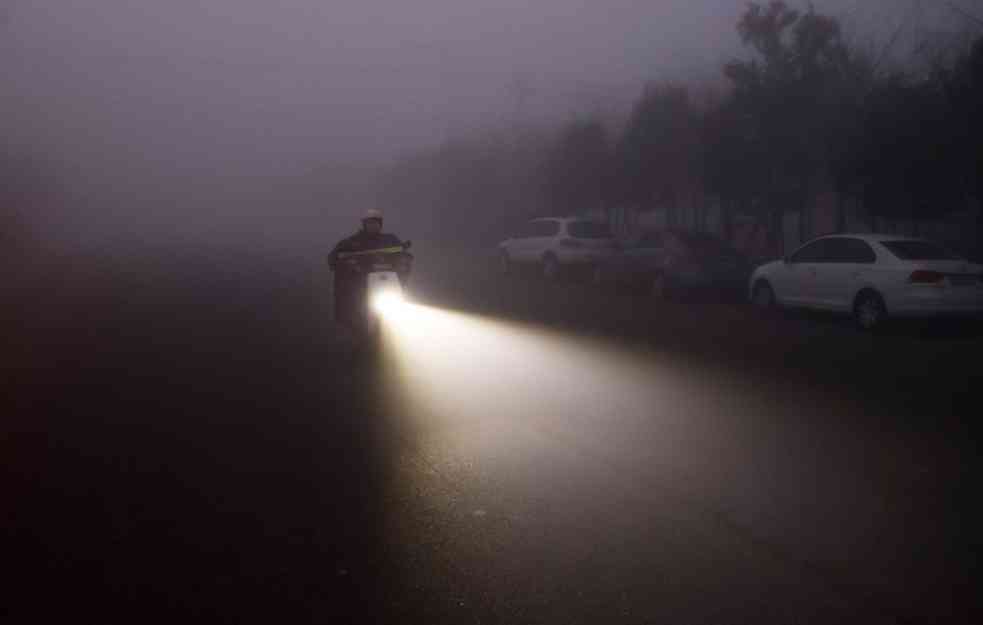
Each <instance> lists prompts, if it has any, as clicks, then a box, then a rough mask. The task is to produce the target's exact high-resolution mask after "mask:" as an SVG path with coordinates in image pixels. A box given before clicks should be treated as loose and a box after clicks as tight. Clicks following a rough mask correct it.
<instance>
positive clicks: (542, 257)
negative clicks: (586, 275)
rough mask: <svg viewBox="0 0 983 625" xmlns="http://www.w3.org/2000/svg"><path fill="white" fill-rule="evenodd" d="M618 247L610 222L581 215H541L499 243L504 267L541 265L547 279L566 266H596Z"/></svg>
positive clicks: (501, 261)
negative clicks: (612, 234)
mask: <svg viewBox="0 0 983 625" xmlns="http://www.w3.org/2000/svg"><path fill="white" fill-rule="evenodd" d="M614 249H615V245H614V239H613V238H612V236H611V230H610V229H609V228H608V226H607V224H604V223H601V222H598V221H592V220H590V219H584V218H578V217H542V218H539V219H533V220H531V221H529V222H527V223H526V224H525V225H524V226H523V227H522V228H520V230H519V232H517V233H516V234H515V235H514V236H512V237H510V238H508V239H506V240H504V241H502V242H501V243H499V244H498V253H499V261H500V263H501V267H502V271H503V272H505V273H510V272H511V271H512V270H513V269H514V268H515V266H516V265H538V266H539V267H541V268H542V272H543V276H544V277H546V278H547V279H554V278H556V277H557V276H558V275H559V273H560V271H561V270H562V269H563V268H564V267H570V266H578V265H579V266H593V265H595V264H596V263H598V262H600V261H601V260H603V259H605V258H607V257H608V256H610V255H611V254H612V253H613V252H614Z"/></svg>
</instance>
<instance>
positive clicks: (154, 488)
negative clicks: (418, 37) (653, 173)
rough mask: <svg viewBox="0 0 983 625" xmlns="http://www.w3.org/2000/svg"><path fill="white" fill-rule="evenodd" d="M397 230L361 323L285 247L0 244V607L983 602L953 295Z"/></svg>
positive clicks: (690, 612) (378, 614)
mask: <svg viewBox="0 0 983 625" xmlns="http://www.w3.org/2000/svg"><path fill="white" fill-rule="evenodd" d="M418 248H419V249H418V251H417V254H418V264H417V271H416V274H415V276H414V284H413V287H414V298H415V301H416V302H417V303H416V304H414V305H412V306H411V307H407V308H406V309H405V310H403V311H400V312H397V313H396V314H395V315H394V316H393V317H392V318H391V319H390V321H389V323H388V327H387V336H386V340H385V341H384V344H383V346H382V349H381V350H380V351H379V352H378V353H371V352H365V351H364V350H359V349H358V347H357V346H356V345H354V344H353V343H352V342H351V341H349V340H348V339H347V337H346V336H345V335H344V334H343V333H341V332H339V330H338V329H337V328H336V327H335V326H334V325H333V324H332V323H331V321H330V313H329V311H330V307H329V293H328V290H327V288H326V284H327V276H326V274H325V272H324V270H323V267H321V266H319V265H318V264H317V263H315V262H309V261H306V260H304V259H283V258H271V257H261V256H255V255H253V256H250V255H248V254H243V253H241V252H238V251H232V250H226V251H224V252H222V251H215V250H213V251H207V252H198V253H184V254H181V255H178V256H176V257H174V258H160V257H145V258H144V257H135V256H133V255H132V254H129V255H126V256H122V255H121V256H119V257H113V256H112V255H104V256H102V257H99V258H91V257H74V256H69V257H61V258H48V259H46V260H45V262H43V263H41V262H38V261H37V260H34V261H32V262H28V263H23V264H22V265H20V266H22V267H25V268H27V269H26V270H25V271H22V272H18V273H17V274H16V275H15V276H14V277H9V276H8V278H7V281H6V283H5V289H4V290H5V297H6V302H5V306H4V308H3V317H2V322H3V325H2V328H3V334H2V340H3V361H2V365H3V368H4V372H5V375H4V380H3V387H0V389H2V390H3V397H4V399H3V402H4V404H3V407H4V411H3V412H4V415H5V418H4V429H3V433H2V437H0V457H2V458H3V471H2V475H0V479H2V482H0V487H2V492H4V494H5V497H4V500H5V502H6V503H7V506H5V510H4V516H3V534H2V536H3V540H4V546H3V551H2V553H3V554H4V556H3V567H4V569H5V570H6V571H7V572H8V573H13V576H10V575H8V576H7V577H8V579H10V578H11V577H13V579H14V580H15V582H14V584H13V585H8V586H7V590H6V592H5V594H6V595H7V598H6V599H4V606H5V607H4V608H3V609H6V610H7V611H8V612H9V613H10V615H9V618H8V619H6V620H5V622H12V623H21V622H23V623H29V622H50V618H52V617H65V616H68V617H71V618H74V619H75V620H81V621H86V622H88V621H100V622H106V623H110V622H120V623H122V622H133V621H137V622H141V621H143V622H145V621H160V622H165V621H166V622H188V621H196V622H198V621H200V622H209V623H214V622H229V623H243V622H263V623H268V622H319V623H320V622H393V623H395V622H402V623H408V622H420V623H557V624H560V623H563V624H568V623H831V622H864V623H879V622H884V623H893V622H901V623H907V622H912V623H921V622H924V623H939V622H972V621H974V620H975V621H979V617H980V612H979V606H978V605H977V603H976V599H975V586H974V584H973V579H974V573H975V570H974V567H975V566H976V562H977V560H978V557H979V555H980V537H979V532H978V530H977V528H978V527H979V526H980V524H979V520H980V519H979V517H978V516H977V515H975V513H974V506H973V503H974V499H975V498H976V497H977V492H978V486H977V484H978V482H976V476H977V470H978V461H979V458H978V455H979V454H978V441H979V428H978V426H977V424H976V420H977V419H978V414H979V413H980V410H979V403H980V401H979V393H978V386H977V385H978V384H979V382H980V381H981V376H980V374H979V367H978V365H975V364H973V363H977V362H978V358H979V356H980V353H981V352H980V349H981V346H983V332H981V330H980V328H979V327H978V326H975V325H965V324H962V325H951V324H945V325H921V324H906V325H902V326H897V327H894V328H890V329H888V331H887V332H885V333H883V334H881V335H877V336H867V335H864V334H861V333H859V332H857V331H855V330H853V329H852V327H851V326H850V324H849V323H848V322H846V321H842V320H838V319H835V318H828V317H824V316H816V315H804V314H789V315H782V316H776V317H771V318H762V317H761V316H760V315H758V314H757V313H756V312H755V311H753V310H750V309H748V308H747V307H745V306H743V305H741V304H740V303H737V302H709V301H701V300H695V301H674V302H669V303H658V302H650V301H647V300H646V299H645V298H640V297H637V296H632V295H629V294H610V293H598V292H597V291H595V290H594V289H592V288H590V287H588V286H586V285H582V284H576V283H572V284H571V283H567V284H545V283H543V282H541V281H538V280H535V279H529V278H519V279H506V278H503V277H501V276H498V275H496V274H495V272H494V271H493V269H492V266H491V265H490V264H489V263H486V262H485V260H484V259H481V258H477V259H476V258H473V257H472V256H471V255H468V254H463V253H454V252H451V251H446V250H445V251H442V252H440V253H435V252H434V251H433V248H428V247H427V246H424V245H419V246H418ZM12 266H13V265H12Z"/></svg>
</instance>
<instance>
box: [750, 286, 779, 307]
mask: <svg viewBox="0 0 983 625" xmlns="http://www.w3.org/2000/svg"><path fill="white" fill-rule="evenodd" d="M751 301H752V302H754V305H755V307H757V308H758V309H760V310H764V311H771V310H774V309H775V307H776V306H775V290H774V289H772V288H771V285H770V284H768V283H767V282H759V283H758V284H757V285H755V287H754V296H753V298H752V300H751Z"/></svg>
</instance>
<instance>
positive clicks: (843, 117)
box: [384, 1, 983, 249]
mask: <svg viewBox="0 0 983 625" xmlns="http://www.w3.org/2000/svg"><path fill="white" fill-rule="evenodd" d="M736 28H737V32H738V34H739V36H740V38H741V41H742V42H743V44H744V45H745V47H746V49H747V51H748V54H747V56H746V58H743V59H738V60H734V61H731V62H729V63H727V64H726V65H725V66H724V67H723V68H722V73H723V76H724V78H725V80H726V85H727V88H726V89H725V90H723V91H722V92H721V93H720V94H718V97H716V98H714V99H713V101H710V102H705V101H700V102H696V101H695V98H693V97H692V93H691V90H690V89H689V88H688V87H687V86H686V85H682V84H658V85H653V86H650V87H648V88H646V89H645V90H644V92H643V93H642V94H641V96H640V97H639V98H638V100H637V102H636V103H635V105H634V107H633V109H632V111H631V112H630V114H629V116H628V118H627V119H626V120H624V121H623V123H621V124H618V125H613V124H607V123H604V122H602V121H601V120H598V119H593V118H590V117H587V118H583V119H576V120H572V121H570V122H568V123H567V124H565V125H564V126H562V127H561V128H559V129H558V130H556V131H553V132H551V133H550V132H545V133H544V132H542V131H540V132H537V133H526V134H521V133H516V134H515V135H511V136H509V137H507V138H505V139H503V138H502V137H499V138H498V140H487V138H486V139H478V140H472V141H461V142H459V143H457V144H452V145H448V146H446V147H444V148H442V149H440V150H435V151H433V152H429V153H426V154H422V155H418V156H417V157H415V158H413V159H409V160H407V161H405V162H403V163H402V164H400V165H399V166H397V167H396V168H395V169H394V170H393V172H392V173H391V175H390V176H389V178H388V180H387V184H386V185H384V187H385V188H386V190H387V191H386V193H387V196H386V197H387V201H391V202H395V203H397V204H398V203H399V202H403V203H416V204H422V205H426V206H427V207H428V208H427V216H428V217H431V218H433V219H434V220H436V221H437V222H438V223H439V224H441V225H440V228H442V229H445V230H446V231H447V232H450V233H460V236H469V234H470V233H474V232H481V233H488V234H489V236H491V233H492V232H493V233H494V235H495V236H497V235H498V234H500V230H501V228H500V226H502V225H504V224H507V223H509V222H510V221H514V220H516V219H517V218H520V217H523V218H524V217H527V216H529V215H532V214H546V213H553V214H556V213H564V214H569V213H579V212H584V211H592V210H603V209H606V208H611V207H614V206H633V207H636V208H639V209H642V210H645V209H653V208H659V209H662V210H664V211H666V213H667V215H668V220H669V221H670V222H671V221H672V218H673V217H672V215H673V213H674V210H676V209H677V208H685V207H687V205H692V204H693V203H697V202H704V203H705V202H706V200H707V198H709V197H712V198H713V199H714V202H715V203H716V204H717V205H718V206H719V207H720V213H721V220H722V222H723V227H724V230H725V231H726V230H727V228H728V226H729V224H730V221H731V218H732V217H733V216H735V215H738V214H739V215H742V216H745V217H751V218H754V219H756V220H757V221H758V222H759V223H761V224H763V225H764V227H765V228H766V230H767V232H768V233H769V238H770V239H771V241H772V244H773V248H776V249H777V247H778V246H779V243H778V241H779V238H780V235H781V232H782V224H783V219H784V216H785V215H786V214H788V213H793V212H798V213H800V214H803V212H804V209H805V208H806V207H807V206H808V205H809V204H810V202H812V201H814V200H815V198H816V197H817V196H818V195H820V194H835V196H836V198H837V207H838V212H839V216H838V218H837V220H836V222H837V227H838V229H841V230H842V229H845V228H846V227H847V220H846V211H845V208H844V207H846V206H848V205H849V206H852V207H854V208H855V209H858V210H859V211H861V212H862V213H863V214H865V215H866V216H867V218H868V219H872V218H874V217H882V218H889V219H897V220H906V221H919V220H923V221H924V220H939V219H943V218H945V217H946V216H948V215H950V214H952V213H966V212H972V211H973V210H974V209H976V210H977V212H978V207H979V205H980V202H981V190H983V150H981V146H983V141H981V138H983V137H981V124H983V122H981V115H983V37H980V38H979V39H977V40H976V42H975V44H973V45H972V46H971V47H969V48H968V49H964V50H961V51H960V52H959V53H958V54H957V55H956V58H955V59H954V60H949V61H938V62H936V63H934V64H933V65H932V67H931V69H930V71H915V70H914V69H912V70H910V71H902V70H897V69H894V70H891V71H887V70H884V69H882V68H881V67H879V59H877V58H875V56H876V55H874V54H871V53H864V52H862V51H860V50H858V49H856V48H854V47H851V46H850V45H848V43H847V42H846V40H845V38H844V36H843V34H842V27H841V24H840V23H839V22H838V21H837V20H836V19H835V18H832V17H829V16H826V15H822V14H820V13H817V12H815V11H814V10H813V9H812V8H809V9H807V10H804V11H799V10H795V9H792V8H790V7H789V6H788V5H787V4H786V3H784V2H780V1H773V2H769V3H767V4H761V3H751V4H750V5H749V6H748V8H747V9H746V11H745V12H744V14H743V15H742V17H741V18H740V20H739V22H738V24H737V25H736ZM977 224H978V226H977V230H978V232H977V236H976V241H977V243H979V242H980V241H983V218H981V217H977Z"/></svg>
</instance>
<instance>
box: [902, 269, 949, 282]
mask: <svg viewBox="0 0 983 625" xmlns="http://www.w3.org/2000/svg"><path fill="white" fill-rule="evenodd" d="M943 280H945V276H944V275H943V274H941V273H939V272H938V271H928V270H925V269H919V270H918V271H913V272H911V276H909V277H908V282H911V283H912V284H938V283H940V282H942V281H943Z"/></svg>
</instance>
